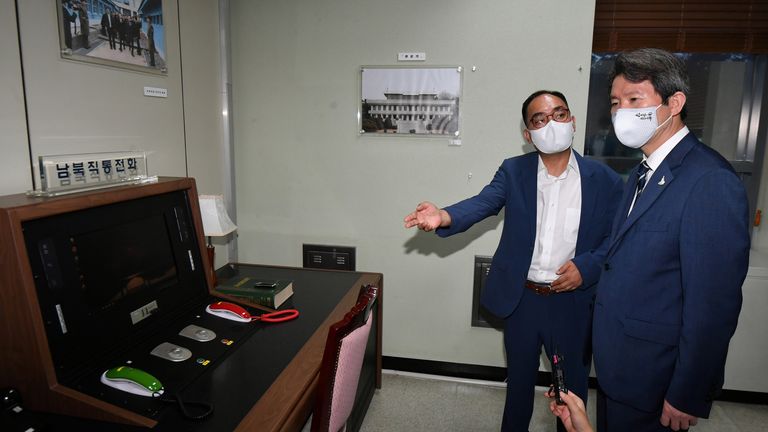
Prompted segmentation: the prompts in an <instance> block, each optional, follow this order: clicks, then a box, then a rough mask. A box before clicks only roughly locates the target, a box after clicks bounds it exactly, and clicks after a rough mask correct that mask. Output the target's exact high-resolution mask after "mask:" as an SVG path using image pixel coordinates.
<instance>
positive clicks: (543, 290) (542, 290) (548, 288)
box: [525, 280, 556, 296]
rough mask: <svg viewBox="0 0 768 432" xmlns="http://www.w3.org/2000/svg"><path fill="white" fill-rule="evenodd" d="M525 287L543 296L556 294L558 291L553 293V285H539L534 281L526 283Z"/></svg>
mask: <svg viewBox="0 0 768 432" xmlns="http://www.w3.org/2000/svg"><path fill="white" fill-rule="evenodd" d="M525 287H526V288H528V289H529V290H531V291H533V292H535V293H536V294H538V295H541V296H548V295H550V294H555V292H556V291H552V284H548V283H546V284H545V283H539V282H534V281H529V280H527V281H525Z"/></svg>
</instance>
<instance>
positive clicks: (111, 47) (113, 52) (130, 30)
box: [56, 0, 167, 74]
mask: <svg viewBox="0 0 768 432" xmlns="http://www.w3.org/2000/svg"><path fill="white" fill-rule="evenodd" d="M56 7H57V8H58V11H57V13H58V15H57V16H58V26H59V45H60V47H61V57H62V58H65V59H68V60H77V61H83V62H89V63H96V64H101V65H108V66H115V67H120V68H124V69H132V70H137V71H141V72H149V73H156V74H165V73H167V68H166V61H165V60H166V49H165V39H166V37H165V36H166V35H165V25H164V20H163V0H141V1H137V0H134V1H121V0H56Z"/></svg>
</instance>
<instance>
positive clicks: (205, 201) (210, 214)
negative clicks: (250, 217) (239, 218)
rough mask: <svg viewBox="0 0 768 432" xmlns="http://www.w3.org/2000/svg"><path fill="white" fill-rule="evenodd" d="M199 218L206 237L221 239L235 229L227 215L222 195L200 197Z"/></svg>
mask: <svg viewBox="0 0 768 432" xmlns="http://www.w3.org/2000/svg"><path fill="white" fill-rule="evenodd" d="M199 200H200V216H202V218H203V231H204V232H205V235H206V236H207V237H223V236H225V235H227V234H229V233H231V232H232V231H234V230H236V229H237V226H236V225H235V224H234V223H233V222H232V219H230V218H229V215H228V214H227V209H226V207H224V197H223V196H222V195H200V197H199Z"/></svg>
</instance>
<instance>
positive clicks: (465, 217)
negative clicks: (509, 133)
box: [436, 151, 623, 318]
mask: <svg viewBox="0 0 768 432" xmlns="http://www.w3.org/2000/svg"><path fill="white" fill-rule="evenodd" d="M574 154H575V157H576V161H577V163H578V164H579V172H580V175H581V218H580V221H581V222H580V226H579V231H578V238H577V240H576V256H575V257H574V258H573V261H574V263H575V264H576V267H578V269H579V272H580V273H581V277H582V279H583V283H582V285H581V287H580V288H579V290H581V291H582V292H585V293H586V294H588V295H592V293H593V292H594V287H595V284H596V282H597V279H598V277H599V276H600V270H601V268H602V265H603V259H604V257H605V253H606V251H607V246H608V237H609V234H610V226H611V221H612V220H613V216H614V214H615V212H616V208H617V205H618V201H619V199H620V197H621V191H622V186H623V184H622V181H621V177H619V176H618V175H617V174H616V173H615V172H613V170H611V169H610V168H608V167H607V166H605V165H604V164H602V163H599V162H596V161H593V160H589V159H584V158H583V157H582V156H581V155H579V154H578V153H576V152H575V151H574ZM538 163H539V156H538V153H528V154H525V155H522V156H518V157H514V158H510V159H506V160H505V161H504V162H503V163H502V164H501V167H499V169H498V171H496V175H495V176H494V178H493V180H492V181H491V183H489V184H488V185H487V186H485V187H484V188H483V190H482V191H480V193H479V194H478V195H476V196H474V197H472V198H468V199H466V200H464V201H461V202H459V203H456V204H454V205H452V206H449V207H446V208H445V210H446V211H447V212H448V214H450V215H451V226H450V227H446V228H440V229H438V230H437V231H436V232H437V234H438V235H440V236H441V237H445V236H449V235H452V234H456V233H459V232H463V231H466V230H467V229H469V228H470V227H471V226H472V225H474V224H475V223H477V222H479V221H481V220H483V219H485V218H487V217H489V216H492V215H497V214H499V212H500V211H501V209H502V207H503V208H504V209H505V210H504V228H503V230H502V233H501V240H500V241H499V246H498V248H497V249H496V253H495V254H494V255H493V261H492V263H491V271H490V273H489V275H488V279H487V280H486V285H485V289H484V290H483V295H482V298H481V302H482V304H483V306H485V308H486V309H488V310H489V311H490V312H492V313H493V314H494V315H497V316H499V317H501V318H505V317H507V316H509V315H510V314H511V313H512V312H513V311H514V310H515V308H516V307H517V305H518V303H519V302H520V297H521V296H522V294H523V290H524V289H525V288H524V284H525V280H526V278H527V276H528V269H529V267H530V266H531V258H532V256H533V248H534V241H535V240H536V176H537V170H538ZM563 264H564V263H563ZM586 294H585V295H586Z"/></svg>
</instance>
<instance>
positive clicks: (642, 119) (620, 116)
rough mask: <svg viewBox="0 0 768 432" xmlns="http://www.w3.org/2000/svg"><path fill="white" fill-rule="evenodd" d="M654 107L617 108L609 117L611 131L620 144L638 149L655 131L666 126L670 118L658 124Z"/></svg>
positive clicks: (657, 107) (656, 107)
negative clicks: (611, 125) (611, 124)
mask: <svg viewBox="0 0 768 432" xmlns="http://www.w3.org/2000/svg"><path fill="white" fill-rule="evenodd" d="M659 107H661V104H659V105H658V106H655V107H644V108H619V109H618V110H616V112H615V113H613V115H612V116H611V121H612V122H613V131H614V132H616V137H617V138H618V139H619V141H621V143H622V144H624V145H625V146H627V147H629V148H635V149H636V148H640V147H642V146H644V145H645V143H647V142H648V140H650V139H651V137H652V136H653V134H654V133H656V130H658V129H659V128H660V127H662V126H663V125H664V124H666V123H667V122H668V121H669V119H671V118H672V116H669V118H667V119H666V120H664V122H662V123H661V124H659V120H658V119H657V118H656V110H657V109H659Z"/></svg>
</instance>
